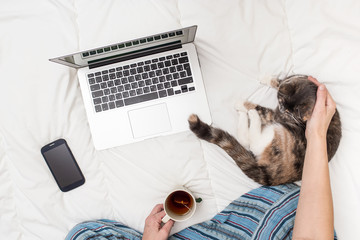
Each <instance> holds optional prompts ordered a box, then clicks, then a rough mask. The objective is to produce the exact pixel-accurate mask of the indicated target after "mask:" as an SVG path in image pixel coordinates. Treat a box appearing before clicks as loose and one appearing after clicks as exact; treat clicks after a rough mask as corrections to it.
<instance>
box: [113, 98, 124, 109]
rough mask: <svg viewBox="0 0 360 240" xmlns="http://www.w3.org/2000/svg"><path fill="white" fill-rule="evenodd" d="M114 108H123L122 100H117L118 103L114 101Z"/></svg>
mask: <svg viewBox="0 0 360 240" xmlns="http://www.w3.org/2000/svg"><path fill="white" fill-rule="evenodd" d="M115 106H116V107H117V108H118V107H123V106H124V101H122V100H118V101H115Z"/></svg>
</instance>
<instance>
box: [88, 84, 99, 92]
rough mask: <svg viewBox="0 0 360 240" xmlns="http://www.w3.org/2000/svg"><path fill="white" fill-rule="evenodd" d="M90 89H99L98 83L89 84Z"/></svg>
mask: <svg viewBox="0 0 360 240" xmlns="http://www.w3.org/2000/svg"><path fill="white" fill-rule="evenodd" d="M90 89H91V91H92V92H93V91H97V90H100V84H94V85H91V86H90Z"/></svg>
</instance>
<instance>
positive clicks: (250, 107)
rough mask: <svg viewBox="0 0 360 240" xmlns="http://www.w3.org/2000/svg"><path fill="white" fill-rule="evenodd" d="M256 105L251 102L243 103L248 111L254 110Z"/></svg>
mask: <svg viewBox="0 0 360 240" xmlns="http://www.w3.org/2000/svg"><path fill="white" fill-rule="evenodd" d="M256 106H257V105H256V104H255V103H252V102H248V101H245V102H244V107H245V108H246V109H247V110H248V111H249V110H251V109H255V108H256Z"/></svg>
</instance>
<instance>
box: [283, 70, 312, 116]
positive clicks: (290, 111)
mask: <svg viewBox="0 0 360 240" xmlns="http://www.w3.org/2000/svg"><path fill="white" fill-rule="evenodd" d="M316 91H317V86H316V85H315V84H314V83H313V82H311V81H310V80H308V76H304V75H295V76H290V77H288V78H285V79H284V80H282V81H279V89H278V101H279V106H278V108H279V110H280V112H282V113H285V114H287V115H291V116H292V117H294V118H296V119H297V120H301V121H302V122H306V121H307V120H308V119H309V118H310V116H311V114H312V111H313V109H314V106H315V102H316Z"/></svg>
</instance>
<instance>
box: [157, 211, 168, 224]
mask: <svg viewBox="0 0 360 240" xmlns="http://www.w3.org/2000/svg"><path fill="white" fill-rule="evenodd" d="M165 215H166V213H165V211H164V210H162V211H160V212H158V213H155V217H156V220H157V221H158V222H161V220H162V219H163V217H165Z"/></svg>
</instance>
